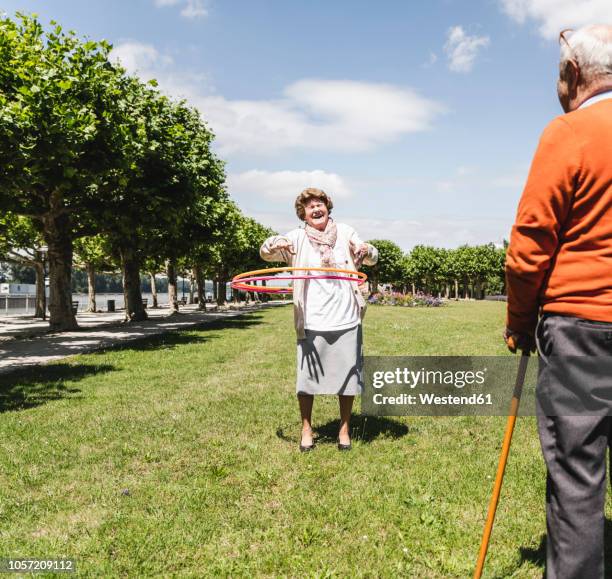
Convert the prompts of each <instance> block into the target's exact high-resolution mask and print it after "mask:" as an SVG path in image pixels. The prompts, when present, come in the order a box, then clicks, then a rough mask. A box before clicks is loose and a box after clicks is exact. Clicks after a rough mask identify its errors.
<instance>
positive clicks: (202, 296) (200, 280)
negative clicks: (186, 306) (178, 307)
mask: <svg viewBox="0 0 612 579" xmlns="http://www.w3.org/2000/svg"><path fill="white" fill-rule="evenodd" d="M193 277H194V279H195V282H196V286H197V288H198V310H202V311H204V312H205V311H206V280H205V279H204V273H203V272H202V268H201V267H200V266H198V265H196V266H195V267H194V268H193Z"/></svg>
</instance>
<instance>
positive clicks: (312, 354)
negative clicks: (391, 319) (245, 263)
mask: <svg viewBox="0 0 612 579" xmlns="http://www.w3.org/2000/svg"><path fill="white" fill-rule="evenodd" d="M332 208H333V203H332V200H331V198H330V197H329V196H328V195H327V194H326V193H325V192H323V191H321V190H320V189H305V190H304V191H302V192H301V193H300V194H299V195H298V197H297V199H296V200H295V210H296V213H297V216H298V217H299V218H300V219H301V220H302V221H304V222H305V225H304V227H299V228H297V229H294V230H292V231H290V232H289V233H287V235H274V236H272V237H270V238H268V239H266V241H265V242H264V244H263V245H262V246H261V249H260V254H261V257H262V258H263V259H265V260H266V261H282V262H285V263H287V264H288V265H290V266H293V267H300V268H302V267H303V268H304V269H305V270H308V268H309V267H333V268H340V269H350V270H356V269H357V268H359V266H360V265H361V264H362V263H365V264H366V265H374V264H375V263H376V261H377V260H378V252H377V250H376V248H375V247H374V246H372V245H369V244H368V243H363V242H362V241H361V239H359V236H358V235H357V233H356V232H355V230H354V229H353V228H352V227H350V226H349V225H345V224H343V223H336V222H335V221H334V220H333V219H332V218H331V217H330V213H331V210H332ZM299 273H306V272H299ZM316 273H317V272H313V275H314V274H316ZM365 305H366V304H365V300H364V298H363V296H362V295H361V292H360V291H359V289H358V288H357V284H356V283H354V282H350V281H343V280H334V279H312V280H310V279H306V280H300V279H296V280H294V282H293V308H294V320H295V329H296V332H297V384H296V391H297V396H298V401H299V406H300V413H301V416H302V436H301V440H300V451H302V452H306V451H309V450H312V449H313V448H314V441H313V435H312V424H311V418H312V406H313V402H314V395H315V394H337V395H338V398H339V403H340V431H339V432H338V448H339V449H340V450H350V449H351V439H350V419H351V410H352V407H353V399H354V397H355V395H356V394H361V392H362V389H363V379H362V334H361V319H362V318H363V315H364V313H365Z"/></svg>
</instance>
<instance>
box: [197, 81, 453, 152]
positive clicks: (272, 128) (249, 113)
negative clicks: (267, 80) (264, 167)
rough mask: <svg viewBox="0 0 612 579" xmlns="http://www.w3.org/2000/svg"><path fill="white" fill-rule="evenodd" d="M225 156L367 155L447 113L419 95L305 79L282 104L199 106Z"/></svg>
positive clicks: (208, 100)
mask: <svg viewBox="0 0 612 579" xmlns="http://www.w3.org/2000/svg"><path fill="white" fill-rule="evenodd" d="M195 104H196V105H197V106H199V108H200V110H201V112H202V114H203V115H204V117H205V118H206V119H207V120H208V121H209V123H210V125H211V127H212V128H213V130H214V131H215V133H216V134H217V136H218V142H219V145H220V148H221V152H222V153H235V152H250V153H258V154H262V153H264V154H265V153H268V154H269V153H274V152H277V151H281V150H283V149H286V148H303V149H316V150H326V151H330V150H334V151H338V150H340V151H363V150H367V149H371V148H373V147H376V146H378V145H381V144H385V143H389V142H393V141H396V140H397V139H399V138H400V137H401V136H403V135H405V134H408V133H413V132H417V131H425V130H427V129H429V128H430V127H431V124H432V122H433V120H434V119H435V118H436V117H437V116H438V115H439V114H441V113H442V112H443V110H444V108H443V107H442V106H441V105H440V104H439V103H437V102H435V101H433V100H429V99H427V98H425V97H422V96H420V95H418V94H417V93H416V92H415V91H413V90H411V89H408V88H402V87H395V86H392V85H386V84H374V83H366V82H357V81H349V80H317V79H306V80H300V81H298V82H295V83H293V84H291V85H289V86H288V87H286V88H285V90H284V91H283V96H282V97H281V98H279V99H274V100H265V101H253V100H228V99H225V98H223V97H205V98H201V99H199V100H198V102H196V103H195Z"/></svg>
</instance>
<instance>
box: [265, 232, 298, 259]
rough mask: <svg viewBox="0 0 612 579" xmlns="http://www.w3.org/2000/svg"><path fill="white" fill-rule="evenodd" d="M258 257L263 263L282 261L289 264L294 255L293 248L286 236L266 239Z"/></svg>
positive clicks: (291, 242) (274, 236)
mask: <svg viewBox="0 0 612 579" xmlns="http://www.w3.org/2000/svg"><path fill="white" fill-rule="evenodd" d="M259 255H260V256H261V259H263V260H264V261H282V262H285V263H291V262H292V260H293V256H294V255H295V246H294V244H293V241H292V240H291V238H290V237H289V236H287V235H273V236H272V237H268V239H266V240H265V241H264V242H263V245H262V246H261V247H260V248H259Z"/></svg>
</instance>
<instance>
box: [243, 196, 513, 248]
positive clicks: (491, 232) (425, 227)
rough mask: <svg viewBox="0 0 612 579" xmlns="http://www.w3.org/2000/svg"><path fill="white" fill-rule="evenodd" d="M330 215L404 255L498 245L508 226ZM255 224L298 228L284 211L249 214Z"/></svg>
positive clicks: (489, 221) (508, 223)
mask: <svg viewBox="0 0 612 579" xmlns="http://www.w3.org/2000/svg"><path fill="white" fill-rule="evenodd" d="M334 213H335V216H336V218H337V219H338V221H340V222H341V223H348V224H349V225H351V226H353V227H354V228H355V230H356V231H357V233H358V234H359V236H360V237H361V239H364V240H366V239H389V240H391V241H393V242H395V243H397V244H398V245H399V246H400V247H401V248H402V249H403V250H404V251H409V250H410V249H412V248H413V247H414V246H415V245H419V244H423V245H433V246H435V247H448V248H453V247H458V246H460V245H463V244H465V243H468V244H470V245H479V244H482V243H490V242H493V243H501V242H502V240H503V239H504V238H505V239H508V238H509V235H510V228H511V226H512V222H511V220H510V219H508V220H503V219H423V220H410V219H369V218H364V217H351V216H350V215H347V214H346V213H345V212H344V211H343V210H342V207H341V206H339V205H337V206H336V208H334ZM249 215H251V216H252V217H253V218H255V219H256V220H257V221H259V222H260V223H262V224H263V225H266V226H268V227H272V229H274V230H275V231H278V232H279V233H286V232H287V231H290V230H291V229H293V228H295V227H297V226H298V225H299V223H300V222H299V221H298V220H297V217H295V216H294V215H293V213H292V211H291V207H288V208H287V211H286V212H284V213H264V212H261V213H258V212H249Z"/></svg>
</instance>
